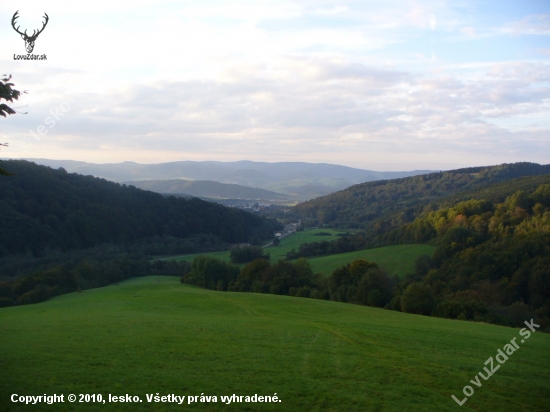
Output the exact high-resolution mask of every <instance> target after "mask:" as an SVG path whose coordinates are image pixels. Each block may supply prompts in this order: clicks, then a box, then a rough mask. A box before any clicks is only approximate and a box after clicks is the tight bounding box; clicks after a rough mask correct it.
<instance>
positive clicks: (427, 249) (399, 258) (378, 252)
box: [308, 245, 435, 277]
mask: <svg viewBox="0 0 550 412" xmlns="http://www.w3.org/2000/svg"><path fill="white" fill-rule="evenodd" d="M434 249H435V248H434V247H433V246H430V245H397V246H386V247H380V248H376V249H368V250H359V251H357V252H349V253H339V254H337V255H328V256H321V257H314V258H309V259H308V262H309V263H310V264H311V267H312V269H313V272H314V273H317V272H319V273H322V274H324V275H327V276H328V275H330V274H331V273H332V272H334V270H335V269H337V268H339V267H341V266H344V265H346V264H347V263H350V262H352V261H354V260H356V259H366V260H368V261H370V262H376V263H377V264H378V266H380V267H382V268H384V269H385V270H386V271H387V272H388V274H389V275H397V276H399V277H403V276H405V274H407V273H413V272H414V262H415V261H416V259H417V258H418V257H419V256H421V255H429V256H431V255H432V253H433V251H434Z"/></svg>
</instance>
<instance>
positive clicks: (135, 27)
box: [0, 0, 550, 170]
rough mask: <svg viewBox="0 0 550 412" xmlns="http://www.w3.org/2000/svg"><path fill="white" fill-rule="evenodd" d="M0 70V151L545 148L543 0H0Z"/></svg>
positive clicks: (394, 163) (548, 113)
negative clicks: (6, 91)
mask: <svg viewBox="0 0 550 412" xmlns="http://www.w3.org/2000/svg"><path fill="white" fill-rule="evenodd" d="M84 4H85V5H84ZM130 5H131V6H130ZM17 10H18V11H19V16H20V17H19V18H18V19H17V25H16V26H20V30H21V31H24V30H25V29H28V30H27V31H28V32H30V33H32V32H33V30H34V29H39V28H40V27H42V22H43V17H42V16H43V14H44V12H46V13H47V14H48V16H49V22H48V25H47V26H46V28H45V29H44V31H43V32H42V33H41V34H40V35H39V37H38V38H37V40H36V44H35V48H34V51H33V54H36V55H42V54H46V56H47V60H45V61H24V60H14V55H15V56H17V55H25V54H26V50H25V44H24V41H23V40H22V39H21V37H20V36H19V35H18V34H17V33H16V32H15V31H14V30H13V28H12V26H11V20H12V16H13V14H14V13H15V11H17ZM30 33H29V34H30ZM4 73H6V74H11V75H12V76H13V78H12V81H13V82H14V83H15V85H16V88H17V89H19V90H26V91H28V93H27V94H25V95H24V96H23V97H22V98H21V99H20V100H19V101H17V102H16V103H14V104H13V105H12V107H14V108H17V110H18V111H19V112H21V114H16V115H12V116H9V117H8V118H7V119H4V118H0V143H3V142H7V143H9V147H8V148H2V152H1V153H0V155H1V156H2V157H10V158H22V157H25V158H39V157H40V158H49V159H73V160H84V161H89V162H95V163H108V162H122V161H135V162H140V163H160V162H167V161H176V160H221V161H232V160H243V159H248V160H256V161H268V162H276V161H306V162H326V163H336V164H343V165H348V166H353V167H358V168H363V169H371V170H411V169H451V168H455V167H462V166H474V165H489V164H499V163H504V162H516V161H531V162H537V163H550V2H549V1H548V0H540V1H538V0H526V1H517V0H499V1H490V0H488V1H474V0H448V1H447V0H429V1H413V0H412V1H408V0H380V1H379V0H372V1H371V0H361V1H353V0H343V1H340V2H336V1H324V0H296V1H285V0H276V1H271V0H261V1H260V0H257V1H237V0H228V1H209V0H201V1H198V0H191V1H162V0H151V1H150V0H134V1H132V2H128V1H119V0H96V1H93V2H88V3H82V2H75V1H28V0H26V1H24V2H23V1H12V0H3V1H2V2H1V3H0V74H4ZM23 112H26V113H27V114H23ZM52 112H53V114H52Z"/></svg>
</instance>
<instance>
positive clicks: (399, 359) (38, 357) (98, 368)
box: [0, 277, 550, 412]
mask: <svg viewBox="0 0 550 412" xmlns="http://www.w3.org/2000/svg"><path fill="white" fill-rule="evenodd" d="M0 331H1V333H2V334H1V338H0V353H1V356H0V372H1V373H0V409H1V410H2V411H27V410H28V411H110V410H117V411H180V410H200V411H205V410H208V411H226V410H227V411H263V410H266V411H268V410H269V411H399V412H402V411H438V412H440V411H473V410H475V411H499V412H500V411H510V412H514V411H518V412H519V411H522V412H523V411H526V410H529V411H547V410H548V404H549V402H550V392H549V391H548V383H549V382H550V356H548V355H549V353H550V336H549V335H547V334H542V333H540V332H538V333H534V334H532V335H531V337H530V338H529V339H528V340H525V342H524V343H520V338H518V339H517V341H518V343H519V346H520V348H519V350H517V351H516V352H515V353H513V354H511V355H510V356H509V359H508V360H507V361H506V363H505V364H503V365H500V369H498V370H497V371H495V373H494V375H493V376H492V377H490V378H489V380H487V381H484V380H483V379H482V380H481V387H477V386H476V385H474V384H472V383H471V382H470V381H471V380H473V379H474V377H475V375H476V374H477V373H478V372H479V371H480V370H481V371H482V370H483V367H484V366H485V365H484V363H485V361H486V360H487V359H488V358H489V357H491V356H492V357H494V356H495V355H496V354H497V350H498V349H499V348H500V349H502V348H503V346H504V345H505V344H507V343H508V342H509V341H510V340H511V339H512V338H514V337H519V335H518V329H512V328H504V327H499V326H493V325H487V324H482V323H472V322H460V321H453V320H445V319H437V318H429V317H423V316H416V315H409V314H403V313H398V312H392V311H386V310H382V309H374V308H368V307H362V306H355V305H350V304H343V303H337V302H327V301H318V300H311V299H300V298H292V297H288V296H275V295H259V294H247V293H228V292H216V291H210V290H203V289H198V288H193V287H190V286H187V285H181V284H180V283H179V282H178V280H177V279H175V278H162V277H161V278H160V282H157V278H156V277H155V278H153V277H149V278H140V279H132V280H129V281H126V282H122V283H120V284H119V285H118V286H115V285H113V286H109V287H105V288H99V289H93V290H86V291H84V292H82V293H72V294H68V295H64V296H59V297H56V298H54V299H51V300H50V301H47V302H44V303H41V304H36V305H27V306H19V307H11V308H3V309H0ZM495 363H496V361H495ZM466 385H469V386H472V387H473V389H474V391H475V392H474V394H473V395H472V396H471V397H470V398H469V399H468V401H467V402H466V403H465V404H464V405H463V406H462V407H459V406H458V405H457V403H456V402H455V401H454V400H453V399H452V398H451V395H453V394H454V395H455V396H456V397H457V398H458V399H459V400H462V399H463V398H464V395H463V394H462V389H463V387H464V386H466ZM54 393H55V394H63V395H65V399H66V398H67V396H68V395H69V394H76V395H78V394H102V395H103V397H104V398H107V397H108V394H111V395H117V396H120V395H126V394H128V395H130V396H139V397H140V399H141V400H142V402H141V403H132V404H129V403H117V404H116V405H115V404H108V405H107V404H105V405H103V404H95V403H74V404H71V403H68V402H65V403H58V404H54V405H47V404H44V403H40V404H36V405H23V404H20V403H11V402H10V396H11V395H12V394H18V395H35V396H36V395H42V394H48V395H51V394H54ZM275 393H276V394H277V396H278V398H279V399H280V400H281V402H280V403H232V404H229V405H227V404H222V403H221V399H220V396H222V395H229V396H230V395H232V394H236V395H241V396H252V395H254V394H258V395H271V396H273V395H274V394H275ZM147 394H150V395H151V394H152V395H155V394H159V395H161V396H162V395H169V394H174V395H178V396H182V395H185V396H189V395H195V396H200V395H201V394H204V395H208V396H214V395H215V396H217V397H218V403H200V402H195V403H192V404H191V405H188V404H187V398H186V399H185V402H184V404H183V405H179V406H178V405H176V404H172V403H148V402H147V398H146V395H147ZM243 399H244V398H243ZM77 400H78V399H77Z"/></svg>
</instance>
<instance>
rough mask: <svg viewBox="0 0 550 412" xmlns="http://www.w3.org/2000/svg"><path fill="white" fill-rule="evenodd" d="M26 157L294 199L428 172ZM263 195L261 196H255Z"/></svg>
mask: <svg viewBox="0 0 550 412" xmlns="http://www.w3.org/2000/svg"><path fill="white" fill-rule="evenodd" d="M26 160H29V161H32V162H35V163H38V164H42V165H46V166H50V167H53V168H59V167H62V168H64V169H65V170H67V171H68V172H72V173H79V174H82V175H92V176H96V177H101V178H104V179H107V180H112V181H115V182H120V183H122V182H132V183H131V184H133V185H135V186H138V184H137V182H139V181H143V180H157V181H159V180H170V181H174V179H183V180H202V181H214V182H218V183H225V184H232V185H241V186H247V187H251V188H258V189H264V190H267V191H270V192H275V193H278V194H282V195H285V196H287V197H289V198H291V199H294V200H307V199H313V198H316V197H318V196H323V195H326V194H329V193H332V192H335V191H338V190H342V189H345V188H347V187H349V186H351V185H354V184H358V183H364V182H370V181H374V180H383V179H396V178H400V177H408V176H416V175H421V174H426V173H430V172H431V171H430V170H414V171H404V172H403V171H402V172H377V171H372V170H363V169H355V168H352V167H347V166H339V165H333V164H327V163H305V162H278V163H266V162H253V161H249V160H242V161H238V162H215V161H204V162H196V161H181V162H170V163H158V164H139V163H134V162H123V163H107V164H94V163H87V162H80V161H74V160H50V159H26ZM140 184H141V183H140ZM172 184H173V183H172ZM157 185H160V186H163V187H165V186H168V187H169V186H170V185H171V183H168V182H167V183H157ZM138 187H141V186H138ZM153 187H157V186H156V185H154V186H151V189H149V190H155V191H158V190H156V189H154V188H153ZM219 189H220V190H222V186H219ZM233 189H237V190H238V191H239V190H241V188H237V187H234V188H233ZM201 190H203V189H201ZM223 190H224V193H225V194H224V196H227V197H235V198H237V197H239V195H237V194H235V195H234V196H233V195H231V193H230V191H229V190H228V188H224V189H223ZM171 193H175V192H171ZM183 193H185V192H183ZM266 195H267V194H266ZM210 196H211V197H216V196H220V197H221V196H222V195H221V194H210ZM272 196H273V195H272ZM263 197H264V196H263V195H262V196H260V197H259V198H263Z"/></svg>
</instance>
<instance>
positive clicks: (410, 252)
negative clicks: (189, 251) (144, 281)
mask: <svg viewBox="0 0 550 412" xmlns="http://www.w3.org/2000/svg"><path fill="white" fill-rule="evenodd" d="M320 232H324V233H331V236H318V235H316V233H320ZM338 233H344V232H343V231H341V230H335V229H311V230H305V231H303V232H296V233H294V234H292V235H290V236H287V237H284V238H283V239H281V243H280V244H279V245H278V246H271V247H268V248H266V249H265V250H266V252H267V253H269V254H270V256H271V259H270V260H271V262H277V261H278V260H280V259H285V257H286V254H287V252H289V251H290V250H291V249H296V250H298V248H299V247H300V245H301V244H302V243H309V242H320V241H322V240H327V241H331V240H334V239H336V238H337V234H338ZM433 250H434V247H433V246H429V245H398V246H387V247H382V248H376V249H369V250H360V251H358V252H349V253H341V254H337V255H330V256H322V257H313V258H309V259H308V261H309V262H310V263H311V265H312V267H313V272H314V273H317V272H320V273H323V274H324V275H327V276H328V275H330V274H331V273H332V272H333V271H334V270H335V269H336V268H339V267H341V266H344V265H345V264H347V263H350V262H352V261H353V260H355V259H367V260H369V261H371V262H376V263H377V264H378V265H379V266H381V267H383V268H384V269H386V270H387V271H388V273H389V274H390V275H394V274H395V275H398V276H399V277H402V276H404V275H405V274H406V273H410V272H413V271H414V262H415V260H416V259H417V258H418V256H420V255H430V256H431V254H432V253H433ZM200 254H201V253H197V254H193V255H182V256H176V257H173V258H166V259H176V260H178V261H180V260H187V261H188V262H192V261H193V259H194V258H195V257H196V256H199V255H200ZM208 256H212V257H215V258H216V259H220V260H223V261H225V262H230V261H231V259H230V258H229V252H212V253H208ZM240 266H244V265H240Z"/></svg>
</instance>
